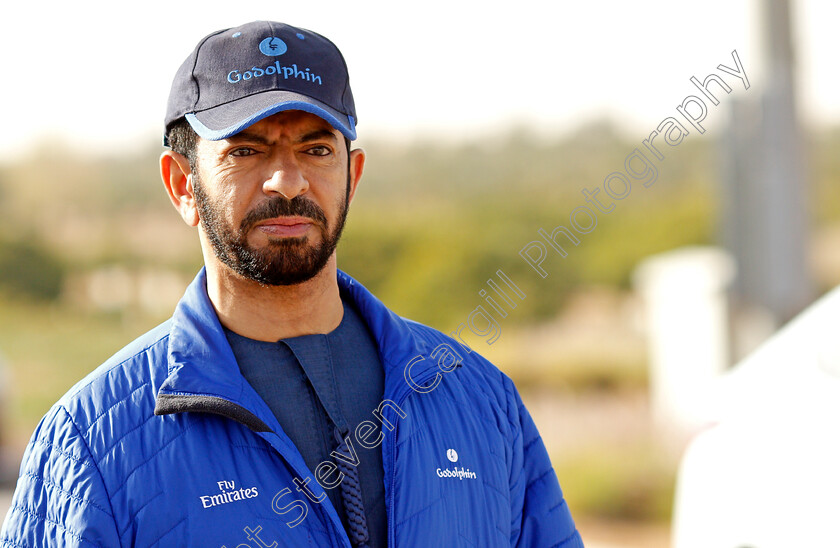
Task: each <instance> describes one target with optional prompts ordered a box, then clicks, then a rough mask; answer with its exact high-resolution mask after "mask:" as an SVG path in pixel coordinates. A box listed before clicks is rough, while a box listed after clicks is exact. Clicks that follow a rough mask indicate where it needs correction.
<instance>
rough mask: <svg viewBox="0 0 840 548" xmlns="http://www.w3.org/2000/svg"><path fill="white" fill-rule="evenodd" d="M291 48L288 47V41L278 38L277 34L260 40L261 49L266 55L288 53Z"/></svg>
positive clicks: (272, 55) (273, 55)
mask: <svg viewBox="0 0 840 548" xmlns="http://www.w3.org/2000/svg"><path fill="white" fill-rule="evenodd" d="M287 49H289V48H288V47H286V42H284V41H283V40H281V39H279V38H277V37H276V36H269V37H268V38H266V39H265V40H263V41H262V42H260V51H261V52H262V53H263V54H264V55H268V56H269V57H276V56H278V55H283V54H284V53H286V50H287Z"/></svg>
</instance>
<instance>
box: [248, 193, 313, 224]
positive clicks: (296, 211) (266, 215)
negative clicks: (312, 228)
mask: <svg viewBox="0 0 840 548" xmlns="http://www.w3.org/2000/svg"><path fill="white" fill-rule="evenodd" d="M292 216H298V217H306V218H309V219H312V220H313V221H315V222H316V223H318V224H320V225H321V226H323V227H326V226H327V217H326V215H324V210H322V209H321V208H320V207H318V206H317V205H316V204H315V203H314V202H311V201H310V200H308V199H306V198H304V197H303V196H295V197H294V198H292V199H291V200H289V199H287V198H284V197H283V196H275V197H273V198H270V199H268V200H267V201H265V202H263V203H261V204H260V205H259V206H257V207H256V208H254V209H252V210H251V211H249V212H248V214H247V215H245V218H244V219H242V222H241V223H240V224H239V229H240V230H241V231H242V232H243V233H245V232H246V231H247V230H248V229H250V228H251V227H252V226H253V225H255V224H256V223H258V222H260V221H264V220H266V219H274V218H276V217H292Z"/></svg>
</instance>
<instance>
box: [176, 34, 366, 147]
mask: <svg viewBox="0 0 840 548" xmlns="http://www.w3.org/2000/svg"><path fill="white" fill-rule="evenodd" d="M284 110H302V111H305V112H309V113H311V114H315V115H317V116H320V117H321V118H323V119H324V120H326V121H327V122H329V124H330V125H331V126H333V127H334V128H335V129H337V130H339V131H340V132H341V133H342V134H343V135H344V136H345V137H347V138H348V139H351V140H352V139H355V138H356V106H355V104H354V102H353V93H352V92H351V91H350V77H349V75H348V73H347V64H346V63H345V62H344V57H343V56H342V55H341V52H340V51H338V48H337V47H336V46H335V44H333V43H332V42H330V41H329V40H327V39H326V38H324V37H323V36H321V35H320V34H317V33H314V32H312V31H308V30H305V29H299V28H296V27H293V26H290V25H286V24H284V23H275V22H273V21H255V22H252V23H247V24H245V25H242V26H239V27H236V28H231V29H226V30H221V31H218V32H214V33H213V34H210V35H209V36H207V37H205V38H204V39H203V40H202V41H201V42H199V44H198V46H196V48H195V50H194V51H193V52H192V54H191V55H190V56H189V57H188V58H187V60H186V61H184V63H183V64H182V65H181V68H179V69H178V72H177V73H176V74H175V79H174V80H173V82H172V90H171V91H170V93H169V102H168V104H167V107H166V120H165V127H166V131H165V133H169V129H170V128H171V127H172V124H174V123H175V122H176V121H177V120H179V119H180V118H182V117H186V119H187V121H188V122H189V124H190V126H192V128H193V129H194V130H195V132H196V133H198V135H199V136H201V137H202V138H204V139H208V140H211V141H218V140H220V139H226V138H228V137H230V136H231V135H235V134H236V133H239V132H240V131H242V130H243V129H245V128H246V127H248V126H250V125H252V124H254V123H256V122H258V121H260V120H262V119H263V118H266V117H268V116H271V115H272V114H275V113H277V112H281V111H284ZM164 145H168V143H167V141H166V136H165V135H164Z"/></svg>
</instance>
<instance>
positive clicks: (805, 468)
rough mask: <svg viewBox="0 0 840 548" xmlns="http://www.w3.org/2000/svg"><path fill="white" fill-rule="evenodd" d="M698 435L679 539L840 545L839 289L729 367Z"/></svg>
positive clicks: (680, 498) (725, 547) (683, 486)
mask: <svg viewBox="0 0 840 548" xmlns="http://www.w3.org/2000/svg"><path fill="white" fill-rule="evenodd" d="M709 405H710V417H711V418H713V420H714V422H713V423H712V424H713V426H711V427H709V428H708V429H706V430H704V431H702V432H701V433H700V434H699V435H697V436H696V437H695V438H694V439H693V441H692V442H691V443H690V445H689V447H688V449H687V450H686V452H685V454H684V456H683V460H682V463H681V466H680V471H679V474H678V479H677V492H676V499H675V505H674V519H673V540H674V542H673V547H674V548H823V547H825V548H828V547H831V548H837V547H840V288H838V289H835V290H834V291H832V292H831V293H829V294H828V295H827V296H825V297H823V298H822V299H821V300H820V301H818V302H817V303H816V304H814V305H813V306H811V307H810V308H809V309H808V310H806V311H805V312H804V313H803V314H801V315H800V316H799V317H798V318H796V319H795V320H794V321H792V322H791V323H790V324H789V325H788V326H786V327H785V328H784V329H782V330H781V331H779V332H778V333H777V334H776V335H775V336H774V337H773V338H772V339H770V340H769V341H768V342H767V343H765V344H764V345H762V346H761V347H760V348H759V349H758V350H757V351H756V352H754V353H753V354H752V355H750V356H749V357H748V358H746V359H745V360H744V361H742V362H741V363H740V364H738V365H737V366H736V367H735V368H734V369H732V370H731V372H730V373H727V374H726V375H725V376H724V377H723V378H722V379H721V380H720V383H719V384H718V385H717V386H716V388H715V390H714V392H713V393H712V395H711V397H710V398H709Z"/></svg>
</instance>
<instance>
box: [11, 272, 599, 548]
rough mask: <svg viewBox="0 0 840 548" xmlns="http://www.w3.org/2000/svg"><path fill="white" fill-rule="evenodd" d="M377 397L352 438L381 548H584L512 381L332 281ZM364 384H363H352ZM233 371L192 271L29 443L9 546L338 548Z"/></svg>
mask: <svg viewBox="0 0 840 548" xmlns="http://www.w3.org/2000/svg"><path fill="white" fill-rule="evenodd" d="M338 281H339V286H340V288H341V290H342V291H343V292H344V293H345V294H346V295H348V296H349V297H350V298H351V299H353V301H355V303H356V305H357V306H358V309H359V311H360V312H361V314H362V317H363V318H364V319H365V321H366V322H367V324H368V326H369V327H370V330H371V332H372V333H373V336H374V338H375V340H376V342H377V344H378V346H379V351H380V356H381V358H382V363H383V365H384V367H385V372H386V376H385V397H384V399H383V401H382V403H381V404H380V405H379V406H378V407H377V408H376V409H372V410H371V416H370V420H369V421H364V422H362V423H360V424H359V425H353V426H352V428H351V429H350V430H349V431H348V432H347V440H348V441H349V443H350V445H351V446H352V447H351V455H352V459H351V460H353V461H354V462H356V463H358V462H359V461H358V459H362V458H364V457H365V452H366V451H365V450H366V449H376V450H381V451H382V455H383V459H384V473H385V475H384V478H385V496H386V505H387V513H388V514H387V515H388V539H389V546H399V547H414V546H418V547H427V546H445V547H461V546H463V547H480V548H488V547H495V546H499V547H501V546H528V547H541V548H542V547H545V548H549V547H562V548H572V547H579V546H583V543H582V541H581V539H580V536H579V534H578V532H577V530H576V528H575V525H574V522H573V521H572V518H571V516H570V514H569V510H568V508H567V506H566V504H565V501H564V500H563V496H562V493H561V491H560V487H559V485H558V482H557V477H556V476H555V474H554V470H553V469H552V467H551V463H550V462H549V459H548V455H547V453H546V450H545V447H544V446H543V443H542V441H541V439H540V436H539V434H538V432H537V430H536V428H535V426H534V423H533V422H532V420H531V417H530V416H529V415H528V412H527V411H526V409H525V407H524V406H523V405H522V401H521V400H520V398H519V395H518V394H517V391H516V389H515V388H514V386H513V383H512V382H511V381H510V379H509V378H507V377H506V376H505V375H504V374H502V373H501V372H500V371H499V370H498V369H497V368H495V367H494V366H493V365H491V364H490V363H489V362H488V361H486V360H485V359H483V358H482V357H480V356H479V355H478V354H477V353H476V352H474V351H468V350H467V349H466V348H465V347H463V346H461V345H459V344H457V343H456V342H455V341H454V340H453V339H451V338H449V337H447V336H445V335H443V334H442V333H440V332H438V331H435V330H433V329H431V328H429V327H426V326H423V325H420V324H417V323H415V322H411V321H408V320H405V319H402V318H400V317H398V316H397V315H395V314H394V313H393V312H391V311H389V310H388V309H387V308H385V306H384V305H383V304H382V303H381V302H380V301H379V300H377V299H376V298H375V297H374V296H373V295H371V294H370V293H369V292H368V291H367V290H366V289H365V288H364V287H362V286H361V285H360V284H359V283H358V282H356V281H355V280H353V279H352V278H350V277H349V276H347V275H346V274H344V273H343V272H339V275H338ZM359 382H364V379H359ZM335 468H336V467H335V465H334V464H332V463H331V462H325V463H322V465H319V466H318V467H317V468H316V470H315V471H312V470H309V469H307V467H306V465H305V464H304V460H303V458H302V457H301V455H300V453H299V452H298V450H297V449H296V448H295V447H294V446H293V445H292V443H291V441H290V440H289V438H288V437H287V436H286V435H285V434H284V432H283V431H282V429H281V428H280V425H279V424H278V423H277V420H276V419H275V418H274V416H273V414H272V413H271V411H270V410H269V408H268V406H267V405H266V404H265V403H264V402H263V401H262V400H261V399H260V397H259V396H258V395H257V393H256V392H255V391H254V390H253V389H252V388H251V386H250V385H249V384H248V383H247V382H246V381H245V379H244V378H243V377H242V375H241V374H240V373H239V368H238V366H237V364H236V361H235V360H234V357H233V353H232V352H231V349H230V347H229V346H228V343H227V340H226V338H225V335H224V332H223V331H222V327H221V325H220V324H219V320H218V318H217V316H216V314H215V312H214V310H213V307H212V305H211V303H210V301H209V299H208V297H207V292H206V278H205V274H204V271H203V270H202V271H201V272H200V273H199V275H198V276H197V277H196V279H195V281H194V282H193V283H192V285H190V287H189V289H188V290H187V292H186V294H185V296H184V297H183V299H182V300H181V302H180V303H179V304H178V306H177V308H176V310H175V313H174V315H173V317H172V318H171V319H170V320H168V321H166V322H165V323H163V324H161V325H160V326H158V327H156V328H155V329H153V330H151V331H150V332H148V333H146V334H145V335H143V336H142V337H140V338H138V339H137V340H136V341H134V342H133V343H131V344H129V345H128V346H127V347H126V348H124V349H123V350H121V351H120V352H119V353H117V354H116V355H115V356H113V357H112V358H111V359H110V360H108V361H107V362H106V363H105V364H103V365H102V366H101V367H99V368H97V369H96V370H95V371H94V372H92V373H91V374H90V375H89V376H87V377H86V378H85V379H84V380H82V381H81V382H80V383H78V384H77V385H76V386H75V387H73V388H72V389H71V390H70V391H69V392H68V393H67V394H66V395H65V396H64V397H63V398H62V399H61V400H60V401H59V402H58V403H56V404H55V405H54V406H53V407H52V409H51V410H50V411H49V412H48V413H47V415H46V416H45V417H44V418H43V419H42V421H41V423H40V424H39V425H38V428H37V429H36V431H35V433H34V434H33V436H32V440H31V441H30V443H29V445H28V447H27V449H26V453H25V455H24V458H23V463H22V465H21V469H20V478H19V480H18V484H17V489H16V491H15V494H14V498H13V501H12V507H11V509H10V510H9V513H8V515H7V516H6V519H5V522H4V523H3V529H2V532H1V533H0V546H2V547H11V546H13V547H35V546H85V547H94V546H101V547H106V546H107V547H111V546H114V547H116V546H137V547H152V546H156V547H157V546H159V547H164V546H173V547H183V546H201V547H212V548H222V547H223V548H236V547H238V548H258V547H284V546H291V547H346V548H350V542H349V540H348V537H347V534H346V533H345V531H344V529H343V528H342V525H341V520H340V519H339V516H338V513H337V512H336V510H335V509H334V507H333V506H332V505H331V503H330V500H329V498H328V497H327V496H326V494H325V492H324V486H326V487H327V488H335V487H336V486H337V485H338V484H339V480H340V479H341V478H342V477H343V476H342V475H341V473H340V472H339V471H337V470H336V469H335Z"/></svg>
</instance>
